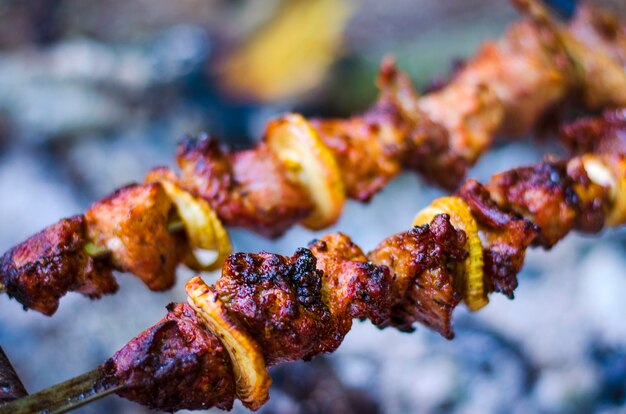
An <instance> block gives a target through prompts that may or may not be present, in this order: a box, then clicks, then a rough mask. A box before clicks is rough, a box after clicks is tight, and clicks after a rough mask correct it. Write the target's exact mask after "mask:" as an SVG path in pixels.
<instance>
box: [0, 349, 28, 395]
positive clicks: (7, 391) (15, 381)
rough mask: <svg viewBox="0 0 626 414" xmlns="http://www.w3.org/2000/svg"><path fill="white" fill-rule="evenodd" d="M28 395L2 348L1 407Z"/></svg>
mask: <svg viewBox="0 0 626 414" xmlns="http://www.w3.org/2000/svg"><path fill="white" fill-rule="evenodd" d="M27 395H28V392H26V388H24V384H22V381H21V380H20V377H19V376H18V375H17V372H15V369H14V368H13V365H12V364H11V361H10V360H9V357H7V355H6V354H5V353H4V350H3V349H2V347H0V406H1V405H4V404H6V403H9V402H11V401H13V400H16V399H18V398H22V397H25V396H27Z"/></svg>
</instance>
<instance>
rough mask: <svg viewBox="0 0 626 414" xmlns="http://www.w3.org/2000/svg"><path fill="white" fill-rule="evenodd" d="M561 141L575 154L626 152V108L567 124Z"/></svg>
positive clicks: (564, 126) (561, 134)
mask: <svg viewBox="0 0 626 414" xmlns="http://www.w3.org/2000/svg"><path fill="white" fill-rule="evenodd" d="M560 138H561V141H562V142H563V143H564V144H565V145H566V146H567V147H568V148H569V149H570V150H571V151H572V152H574V153H575V154H584V153H586V152H596V153H607V154H611V153H612V154H625V153H626V108H620V109H613V110H607V111H604V113H603V114H602V116H598V117H592V118H582V119H579V120H577V121H574V122H572V123H569V124H565V125H563V126H562V127H561V130H560Z"/></svg>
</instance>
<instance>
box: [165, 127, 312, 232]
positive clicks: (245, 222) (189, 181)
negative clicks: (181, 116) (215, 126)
mask: <svg viewBox="0 0 626 414" xmlns="http://www.w3.org/2000/svg"><path fill="white" fill-rule="evenodd" d="M177 160H178V165H179V167H180V168H181V178H180V184H181V186H182V187H183V188H184V189H186V190H188V191H191V192H192V193H195V194H198V195H200V196H202V197H203V198H205V199H206V200H207V201H208V202H209V203H210V204H211V207H213V209H214V210H215V211H216V212H217V215H218V216H219V217H220V219H221V220H222V221H223V222H224V224H226V225H227V226H235V227H246V228H250V229H253V230H255V231H257V232H259V233H260V234H263V235H265V236H268V237H278V236H280V235H281V234H283V233H284V232H285V231H286V230H287V229H288V228H290V227H291V226H293V225H294V224H296V223H298V222H299V221H300V220H302V219H303V218H304V217H306V216H307V215H308V214H309V213H310V212H311V210H312V204H311V202H310V200H308V197H307V195H306V192H305V191H304V190H303V189H302V187H301V186H300V185H299V184H298V183H297V182H295V181H292V180H290V179H289V175H288V174H287V172H286V171H285V169H284V167H283V166H282V164H281V162H280V161H279V160H278V159H277V158H276V157H275V156H274V155H273V154H272V153H271V151H269V149H268V148H267V146H265V145H264V144H260V145H259V146H257V147H256V148H253V149H250V150H242V151H234V152H225V151H224V150H222V148H220V146H219V144H218V142H217V141H215V140H213V139H211V138H208V137H202V138H200V139H197V140H194V139H189V138H187V139H185V140H184V141H183V142H182V143H181V145H180V146H179V147H178V153H177Z"/></svg>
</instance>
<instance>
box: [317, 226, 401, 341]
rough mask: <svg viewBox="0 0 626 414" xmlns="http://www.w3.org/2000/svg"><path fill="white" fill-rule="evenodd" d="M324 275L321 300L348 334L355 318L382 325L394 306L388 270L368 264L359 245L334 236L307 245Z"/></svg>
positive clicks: (343, 331)
mask: <svg viewBox="0 0 626 414" xmlns="http://www.w3.org/2000/svg"><path fill="white" fill-rule="evenodd" d="M308 248H309V249H310V250H311V252H312V253H313V255H314V256H315V258H316V259H317V268H318V269H319V270H321V271H322V272H323V275H322V298H323V300H324V303H326V305H327V306H328V308H329V309H330V311H331V313H332V315H333V318H334V319H335V321H336V323H338V324H339V326H340V331H341V332H342V334H343V335H345V334H346V333H347V332H348V331H349V330H350V327H351V326H352V319H354V318H358V319H369V320H371V321H372V322H374V323H375V324H377V325H383V324H384V323H385V322H387V320H388V318H389V315H388V314H389V307H390V306H391V300H390V298H391V283H392V279H391V274H390V272H389V268H388V267H386V266H380V265H376V264H373V263H371V262H369V261H368V259H367V257H366V256H365V254H364V253H363V251H362V250H361V248H360V247H359V246H357V245H356V244H354V242H353V241H352V240H351V239H350V238H349V237H348V236H346V235H345V234H343V233H332V234H329V235H326V236H324V237H322V238H321V239H319V240H315V241H313V242H311V243H310V244H309V246H308Z"/></svg>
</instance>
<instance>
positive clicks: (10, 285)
mask: <svg viewBox="0 0 626 414" xmlns="http://www.w3.org/2000/svg"><path fill="white" fill-rule="evenodd" d="M86 243H87V239H86V235H85V218H84V217H83V216H74V217H71V218H67V219H63V220H61V221H59V222H58V223H56V224H53V225H52V226H49V227H47V228H45V229H44V230H42V231H41V232H39V233H37V234H35V235H34V236H32V237H30V238H28V239H27V240H26V241H24V242H22V243H20V244H18V245H17V246H15V247H13V248H12V249H11V250H9V251H8V252H6V253H5V254H4V256H2V258H0V282H1V283H2V285H4V289H6V291H7V293H8V294H9V295H10V296H12V297H14V298H15V299H17V300H18V301H19V302H20V303H21V304H22V305H24V308H30V309H34V310H37V311H39V312H41V313H43V314H45V315H52V314H53V313H54V312H55V311H56V309H57V308H58V306H59V299H60V298H61V297H62V296H63V295H65V294H66V293H67V292H70V291H78V292H80V293H82V294H83V295H85V296H89V297H90V298H99V297H100V296H102V295H104V294H109V293H114V292H116V291H117V282H116V281H115V279H114V278H113V275H112V273H111V268H110V266H108V265H107V263H105V262H102V261H98V260H96V259H94V258H92V257H91V256H89V255H88V254H87V252H86V251H85V244H86Z"/></svg>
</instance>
